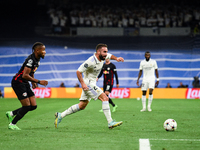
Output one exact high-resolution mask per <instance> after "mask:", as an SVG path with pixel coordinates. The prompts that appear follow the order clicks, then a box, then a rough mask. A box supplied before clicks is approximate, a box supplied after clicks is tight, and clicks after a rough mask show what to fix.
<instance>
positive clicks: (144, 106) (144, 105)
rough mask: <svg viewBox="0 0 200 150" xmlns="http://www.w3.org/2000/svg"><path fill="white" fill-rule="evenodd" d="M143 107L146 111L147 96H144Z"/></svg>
mask: <svg viewBox="0 0 200 150" xmlns="http://www.w3.org/2000/svg"><path fill="white" fill-rule="evenodd" d="M142 106H143V109H146V96H144V95H142Z"/></svg>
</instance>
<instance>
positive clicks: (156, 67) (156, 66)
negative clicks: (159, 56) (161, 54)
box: [154, 61, 158, 69]
mask: <svg viewBox="0 0 200 150" xmlns="http://www.w3.org/2000/svg"><path fill="white" fill-rule="evenodd" d="M154 68H155V69H158V65H157V62H156V61H155V65H154Z"/></svg>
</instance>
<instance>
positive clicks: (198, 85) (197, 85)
mask: <svg viewBox="0 0 200 150" xmlns="http://www.w3.org/2000/svg"><path fill="white" fill-rule="evenodd" d="M192 86H193V88H199V87H200V84H199V77H198V76H195V77H194V81H193V82H192Z"/></svg>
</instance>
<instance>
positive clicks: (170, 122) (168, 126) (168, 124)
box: [163, 119, 177, 131]
mask: <svg viewBox="0 0 200 150" xmlns="http://www.w3.org/2000/svg"><path fill="white" fill-rule="evenodd" d="M163 126H164V129H165V130H166V131H175V130H176V129H177V123H176V121H175V120H174V119H167V120H165V122H164V124H163Z"/></svg>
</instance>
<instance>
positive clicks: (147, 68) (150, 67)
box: [137, 51, 159, 112]
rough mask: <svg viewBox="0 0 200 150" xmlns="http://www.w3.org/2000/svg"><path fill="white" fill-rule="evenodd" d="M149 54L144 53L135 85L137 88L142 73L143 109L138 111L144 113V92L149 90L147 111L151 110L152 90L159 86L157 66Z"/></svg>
mask: <svg viewBox="0 0 200 150" xmlns="http://www.w3.org/2000/svg"><path fill="white" fill-rule="evenodd" d="M150 57H151V55H150V52H148V51H147V52H145V59H144V60H142V61H141V62H140V68H139V70H140V71H139V74H138V79H137V85H138V86H139V79H140V77H141V75H142V71H143V80H142V86H141V90H142V106H143V109H142V110H140V111H141V112H143V111H146V92H147V89H148V88H149V98H148V107H147V108H148V111H152V110H151V103H152V100H153V90H154V88H155V86H158V84H159V75H158V66H157V62H156V60H154V59H151V58H150ZM154 72H155V73H154ZM155 74H156V77H157V79H156V83H155Z"/></svg>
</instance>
